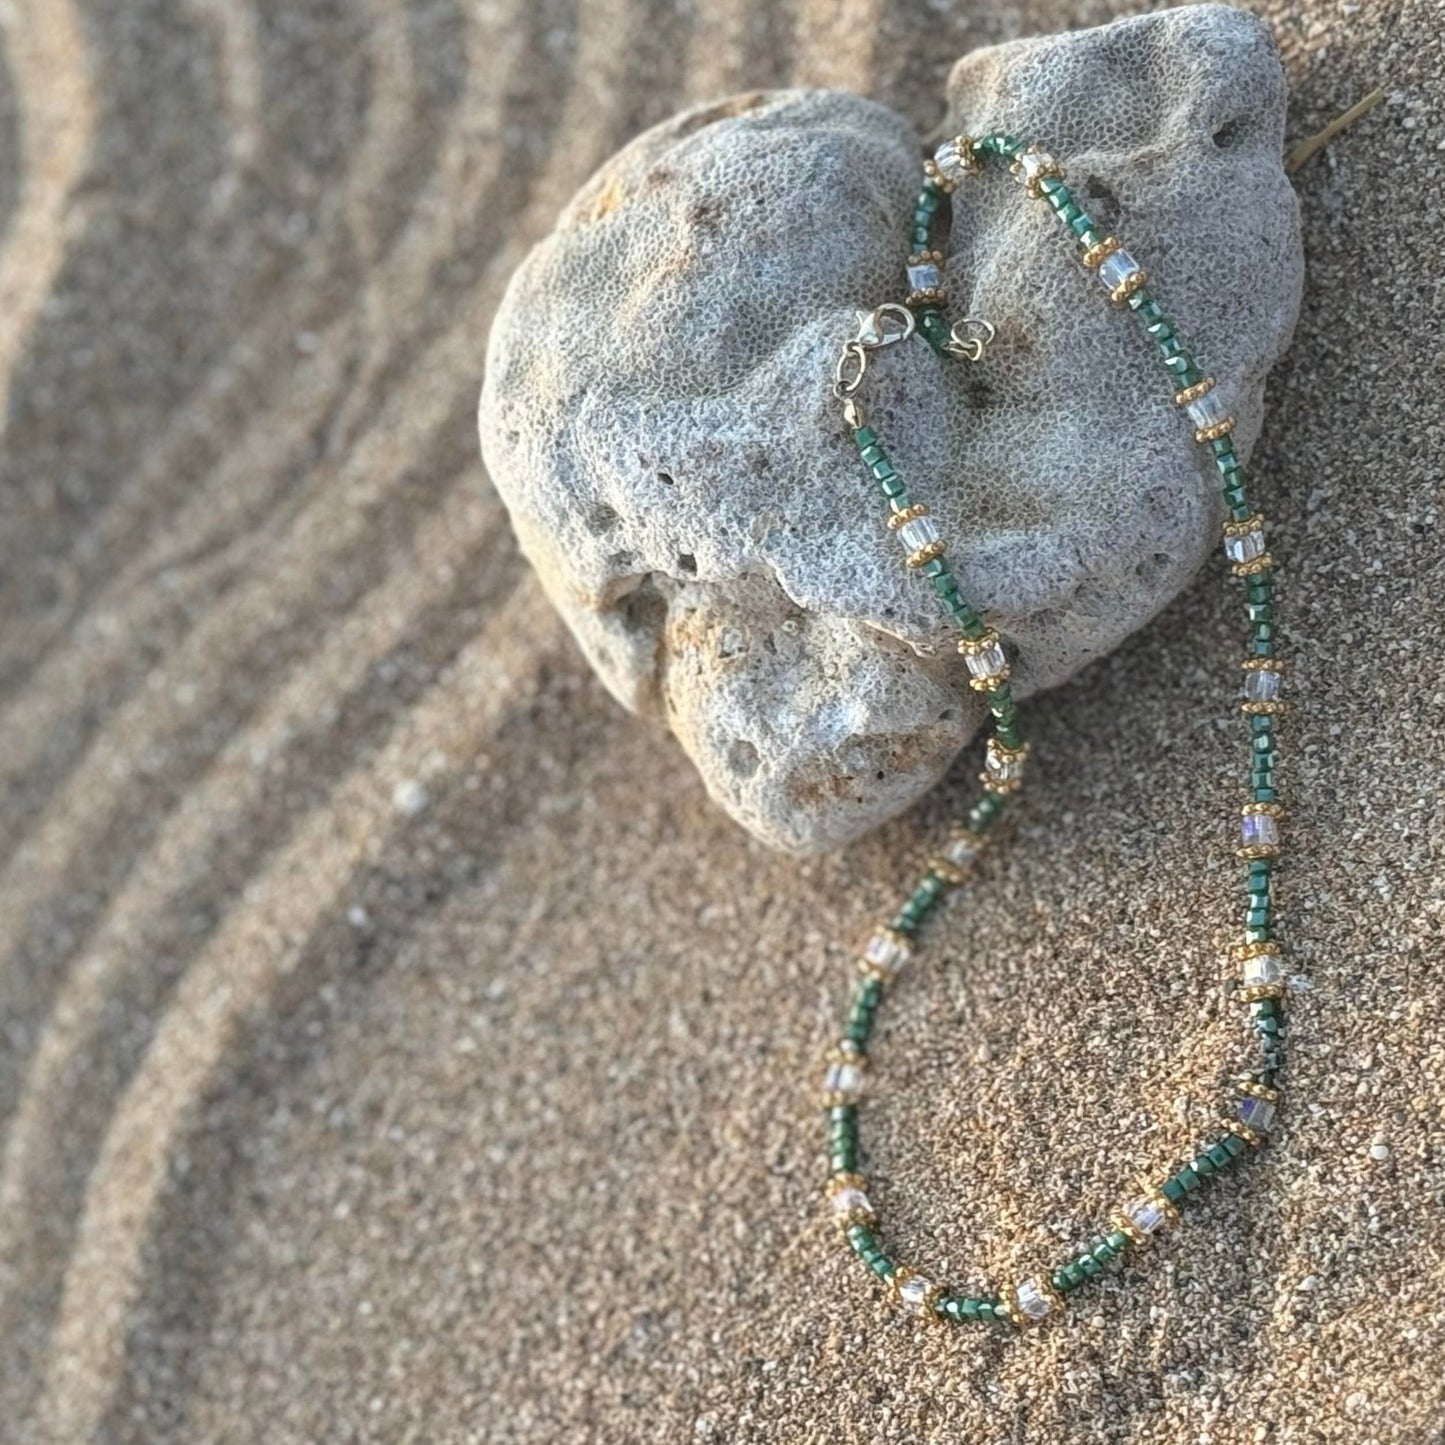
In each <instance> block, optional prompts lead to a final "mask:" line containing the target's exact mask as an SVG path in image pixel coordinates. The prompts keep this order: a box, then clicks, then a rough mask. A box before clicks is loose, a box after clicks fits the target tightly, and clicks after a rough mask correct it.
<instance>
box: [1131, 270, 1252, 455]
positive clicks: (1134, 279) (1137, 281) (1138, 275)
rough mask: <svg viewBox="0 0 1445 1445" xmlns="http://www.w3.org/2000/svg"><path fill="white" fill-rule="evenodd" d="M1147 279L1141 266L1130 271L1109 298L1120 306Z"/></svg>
mask: <svg viewBox="0 0 1445 1445" xmlns="http://www.w3.org/2000/svg"><path fill="white" fill-rule="evenodd" d="M1148 280H1149V273H1148V272H1147V271H1146V270H1145V269H1144V268H1143V267H1142V266H1141V267H1140V268H1139V269H1138V270H1137V271H1131V272H1130V273H1129V274H1128V275H1127V276H1126V277H1124V279H1123V280H1122V281H1121V282H1119V284H1118V285H1117V286H1116V287H1114V289H1113V290H1112V291H1111V292H1109V300H1110V301H1112V302H1113V303H1114V305H1115V306H1122V305H1123V304H1124V303H1125V302H1126V301H1127V300H1128V299H1129V298H1130V297H1131V296H1132V295H1133V294H1134V293H1135V292H1136V291H1137V290H1139V288H1140V287H1141V286H1144V285H1146V284H1147V283H1148ZM1221 425H1222V423H1221ZM1230 425H1231V426H1233V425H1234V423H1233V421H1231V422H1230ZM1195 435H1196V436H1198V433H1195ZM1221 435H1222V433H1221Z"/></svg>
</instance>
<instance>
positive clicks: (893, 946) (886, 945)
mask: <svg viewBox="0 0 1445 1445" xmlns="http://www.w3.org/2000/svg"><path fill="white" fill-rule="evenodd" d="M912 953H913V950H912V949H911V948H910V947H909V946H908V944H907V943H906V942H904V940H902V939H901V938H899V937H897V936H896V935H895V934H892V933H875V934H874V935H873V936H872V937H871V938H870V939H869V940H868V942H867V943H865V944H864V945H863V957H864V958H865V959H866V960H867V961H868V962H869V963H871V964H873V965H874V967H875V968H881V969H883V970H884V972H886V973H897V971H898V970H899V969H900V968H902V967H903V965H904V964H905V963H907V962H908V959H909V957H910V956H911V954H912Z"/></svg>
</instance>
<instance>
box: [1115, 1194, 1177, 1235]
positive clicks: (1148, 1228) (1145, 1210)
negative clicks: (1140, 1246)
mask: <svg viewBox="0 0 1445 1445" xmlns="http://www.w3.org/2000/svg"><path fill="white" fill-rule="evenodd" d="M1124 1213H1125V1214H1127V1215H1128V1216H1129V1218H1130V1219H1132V1220H1133V1221H1134V1223H1135V1225H1136V1226H1137V1227H1138V1228H1139V1229H1140V1230H1142V1231H1143V1233H1145V1234H1153V1233H1154V1232H1155V1231H1156V1230H1158V1229H1160V1228H1162V1227H1163V1224H1164V1220H1165V1218H1166V1217H1167V1216H1166V1215H1165V1213H1164V1206H1163V1205H1162V1204H1161V1203H1160V1202H1159V1201H1158V1200H1157V1199H1153V1198H1146V1199H1136V1200H1135V1201H1134V1202H1133V1203H1132V1204H1131V1205H1130V1206H1129V1207H1128V1208H1127V1209H1126V1210H1125V1211H1124Z"/></svg>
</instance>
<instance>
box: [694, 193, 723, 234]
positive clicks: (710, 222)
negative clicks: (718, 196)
mask: <svg viewBox="0 0 1445 1445" xmlns="http://www.w3.org/2000/svg"><path fill="white" fill-rule="evenodd" d="M722 218H723V205H722V202H721V201H719V200H701V201H694V202H693V203H692V205H690V206H689V207H688V208H687V223H688V225H689V226H691V227H692V228H693V230H694V231H710V232H716V231H720V230H722Z"/></svg>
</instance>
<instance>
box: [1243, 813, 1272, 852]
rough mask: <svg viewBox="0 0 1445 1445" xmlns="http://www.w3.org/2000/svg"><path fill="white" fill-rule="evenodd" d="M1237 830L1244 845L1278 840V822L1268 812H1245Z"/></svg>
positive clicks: (1263, 843)
mask: <svg viewBox="0 0 1445 1445" xmlns="http://www.w3.org/2000/svg"><path fill="white" fill-rule="evenodd" d="M1239 832H1240V836H1241V837H1242V838H1243V840H1244V843H1245V846H1246V847H1254V846H1256V845H1266V844H1273V843H1278V842H1279V824H1278V822H1276V820H1275V819H1274V818H1273V817H1271V815H1270V814H1268V813H1246V814H1245V815H1244V817H1243V818H1242V819H1240V828H1239Z"/></svg>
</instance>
